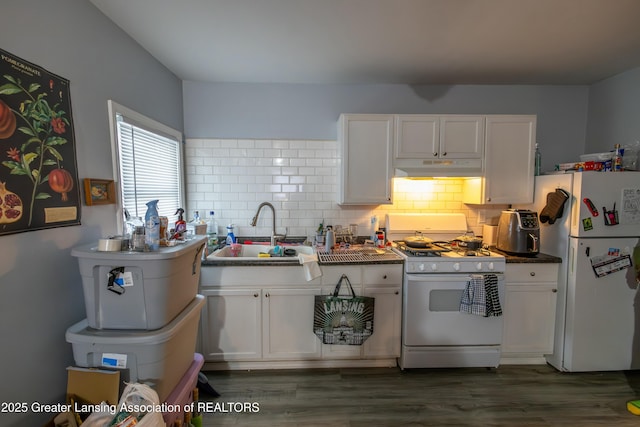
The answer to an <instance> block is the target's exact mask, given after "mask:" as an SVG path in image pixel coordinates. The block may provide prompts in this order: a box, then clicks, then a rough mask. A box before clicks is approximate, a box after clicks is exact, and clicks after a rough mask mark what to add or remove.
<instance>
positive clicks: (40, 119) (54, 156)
mask: <svg viewBox="0 0 640 427" xmlns="http://www.w3.org/2000/svg"><path fill="white" fill-rule="evenodd" d="M0 159H1V162H0V235H3V234H10V233H19V232H23V231H32V230H41V229H45V228H52V227H62V226H69V225H79V224H80V213H81V210H80V203H81V201H80V188H79V187H80V185H79V183H78V172H77V163H76V162H77V160H76V147H75V139H74V132H73V117H72V114H71V98H70V94H69V81H68V80H66V79H64V78H62V77H59V76H57V75H55V74H53V73H50V72H49V71H47V70H45V69H44V68H42V67H39V66H38V65H35V64H32V63H30V62H27V61H25V60H24V59H21V58H18V57H17V56H15V55H12V54H10V53H8V52H5V51H3V50H2V49H0Z"/></svg>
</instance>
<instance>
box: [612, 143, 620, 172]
mask: <svg viewBox="0 0 640 427" xmlns="http://www.w3.org/2000/svg"><path fill="white" fill-rule="evenodd" d="M614 148H615V153H614V154H613V158H612V159H611V170H612V171H613V172H621V171H622V151H621V150H620V144H616V145H615V146H614Z"/></svg>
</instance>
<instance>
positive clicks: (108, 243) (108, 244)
mask: <svg viewBox="0 0 640 427" xmlns="http://www.w3.org/2000/svg"><path fill="white" fill-rule="evenodd" d="M120 249H122V239H100V240H98V250H99V251H100V252H118V251H120Z"/></svg>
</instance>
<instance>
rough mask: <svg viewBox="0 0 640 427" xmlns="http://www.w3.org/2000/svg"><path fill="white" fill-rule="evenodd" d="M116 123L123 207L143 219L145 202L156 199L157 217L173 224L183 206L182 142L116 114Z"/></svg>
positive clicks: (132, 214) (145, 209) (145, 207)
mask: <svg viewBox="0 0 640 427" xmlns="http://www.w3.org/2000/svg"><path fill="white" fill-rule="evenodd" d="M115 121H116V132H117V148H118V150H117V151H118V153H117V155H118V161H117V163H118V165H119V178H120V179H119V189H120V192H121V199H120V200H121V203H122V207H123V208H124V209H126V210H127V211H128V212H129V214H130V215H131V216H139V217H142V218H144V215H145V212H146V211H147V206H146V203H147V202H148V201H150V200H156V199H157V200H159V202H158V212H159V214H160V215H161V216H166V217H168V218H169V224H172V223H174V222H175V221H176V220H177V216H176V215H175V212H176V209H178V208H179V207H183V206H184V196H183V190H182V189H183V175H182V170H183V168H182V142H181V141H180V140H178V139H177V138H175V137H174V136H170V135H165V134H164V133H163V132H161V131H154V130H153V129H150V128H149V127H148V126H144V125H141V124H139V123H138V122H137V121H135V120H133V119H131V118H129V117H127V116H125V115H123V114H120V113H118V112H116V113H115Z"/></svg>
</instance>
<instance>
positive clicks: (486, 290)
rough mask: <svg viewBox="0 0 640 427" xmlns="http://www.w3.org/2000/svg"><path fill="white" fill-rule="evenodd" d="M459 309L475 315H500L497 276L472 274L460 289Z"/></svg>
mask: <svg viewBox="0 0 640 427" xmlns="http://www.w3.org/2000/svg"><path fill="white" fill-rule="evenodd" d="M460 311H461V312H463V313H469V314H475V315H477V316H483V317H489V316H502V307H501V306H500V296H499V295H498V276H496V275H495V274H484V275H482V274H472V275H471V276H470V277H469V281H468V282H467V285H466V286H465V288H464V291H462V298H461V299H460Z"/></svg>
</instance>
